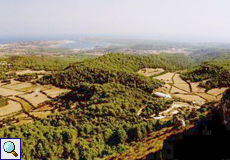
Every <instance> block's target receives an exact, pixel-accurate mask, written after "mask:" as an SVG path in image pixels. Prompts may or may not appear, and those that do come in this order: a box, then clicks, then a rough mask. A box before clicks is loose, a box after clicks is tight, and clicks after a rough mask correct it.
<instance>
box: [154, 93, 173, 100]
mask: <svg viewBox="0 0 230 160" xmlns="http://www.w3.org/2000/svg"><path fill="white" fill-rule="evenodd" d="M153 94H154V95H155V96H157V97H162V98H169V99H171V98H172V96H171V95H170V94H164V93H161V92H153Z"/></svg>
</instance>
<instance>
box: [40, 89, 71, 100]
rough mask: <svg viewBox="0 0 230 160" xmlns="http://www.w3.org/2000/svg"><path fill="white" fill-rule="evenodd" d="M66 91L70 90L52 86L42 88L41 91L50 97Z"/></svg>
mask: <svg viewBox="0 0 230 160" xmlns="http://www.w3.org/2000/svg"><path fill="white" fill-rule="evenodd" d="M68 91H70V90H68V89H61V88H57V87H52V88H51V89H47V90H44V91H43V92H45V93H46V94H47V95H49V96H50V97H52V98H54V97H57V96H59V95H60V94H61V93H64V92H68Z"/></svg>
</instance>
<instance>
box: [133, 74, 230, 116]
mask: <svg viewBox="0 0 230 160" xmlns="http://www.w3.org/2000/svg"><path fill="white" fill-rule="evenodd" d="M153 78H154V79H158V80H161V81H164V82H165V85H164V86H163V87H162V88H159V89H157V90H156V91H158V92H162V93H165V94H171V96H172V97H173V99H174V102H173V103H172V105H171V106H170V107H169V108H168V109H166V110H164V111H162V112H160V113H159V114H158V115H155V114H153V115H151V116H150V117H151V118H154V119H162V120H163V119H167V118H172V117H173V115H176V114H179V113H180V112H181V111H182V110H185V111H186V112H194V111H196V110H197V109H199V108H200V107H201V106H202V105H204V104H205V103H207V102H215V101H219V100H220V99H221V97H222V94H223V93H224V92H225V91H226V90H227V89H228V88H216V89H212V90H210V91H208V92H205V89H204V88H201V87H198V85H199V83H195V82H189V81H184V80H183V79H182V78H181V77H180V74H178V73H173V72H168V73H165V74H161V75H159V76H155V77H153ZM144 108H145V107H143V108H141V109H140V110H139V111H138V113H137V115H140V114H141V113H142V111H143V109H144Z"/></svg>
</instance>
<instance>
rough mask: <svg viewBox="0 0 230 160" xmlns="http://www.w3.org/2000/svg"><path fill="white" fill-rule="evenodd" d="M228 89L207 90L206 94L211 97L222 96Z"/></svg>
mask: <svg viewBox="0 0 230 160" xmlns="http://www.w3.org/2000/svg"><path fill="white" fill-rule="evenodd" d="M227 89H228V88H226V87H225V88H215V89H212V90H209V91H208V93H209V94H212V95H215V96H217V95H219V94H223V93H224V92H225V91H226V90H227Z"/></svg>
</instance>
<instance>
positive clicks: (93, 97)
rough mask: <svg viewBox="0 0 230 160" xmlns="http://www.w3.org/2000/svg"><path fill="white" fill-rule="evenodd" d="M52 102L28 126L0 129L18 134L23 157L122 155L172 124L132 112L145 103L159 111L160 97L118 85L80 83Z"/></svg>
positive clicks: (2, 133) (87, 159)
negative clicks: (50, 110) (55, 109)
mask: <svg viewBox="0 0 230 160" xmlns="http://www.w3.org/2000/svg"><path fill="white" fill-rule="evenodd" d="M58 100H59V101H60V104H61V105H60V111H59V113H54V114H52V115H50V116H49V117H48V118H47V120H35V122H34V123H33V124H27V125H22V126H11V127H8V128H2V129H1V130H0V137H11V138H16V137H20V138H22V157H23V158H24V159H42V158H44V157H46V158H47V159H68V158H70V159H82V160H91V159H95V158H96V157H97V158H102V157H106V156H109V155H112V154H115V153H122V152H124V151H125V150H126V148H127V147H129V145H130V144H131V143H135V144H137V143H139V142H138V141H140V142H141V140H142V139H143V138H145V136H146V135H147V134H148V133H150V132H154V131H156V130H159V129H161V128H162V127H166V126H171V125H173V124H175V123H176V122H173V121H171V120H170V121H165V122H161V123H159V121H156V120H154V119H152V120H145V119H144V118H142V117H139V116H137V115H136V114H137V111H138V110H139V109H140V108H141V107H143V106H144V105H146V103H147V102H148V101H151V102H152V107H154V106H155V108H156V109H155V110H156V111H161V110H163V109H164V106H163V104H164V103H166V102H165V100H163V99H155V98H153V97H151V96H150V94H149V93H147V92H144V91H141V90H138V89H135V88H130V87H125V86H123V85H120V84H118V83H107V84H104V85H99V84H92V85H82V86H81V87H80V88H77V89H76V90H75V91H72V92H70V93H68V94H67V95H64V96H62V97H59V98H58ZM160 104H162V105H160ZM70 106H72V107H73V106H74V108H73V109H70ZM64 108H65V110H66V109H68V110H66V111H61V110H62V109H64Z"/></svg>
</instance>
